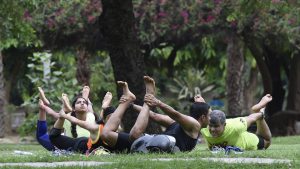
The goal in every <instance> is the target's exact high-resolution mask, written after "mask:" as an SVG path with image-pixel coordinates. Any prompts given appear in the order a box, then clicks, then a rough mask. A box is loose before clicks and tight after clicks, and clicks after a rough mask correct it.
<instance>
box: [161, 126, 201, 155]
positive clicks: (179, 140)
mask: <svg viewBox="0 0 300 169" xmlns="http://www.w3.org/2000/svg"><path fill="white" fill-rule="evenodd" d="M163 134H166V135H170V136H173V137H175V139H176V146H177V147H178V148H179V149H180V151H191V150H193V149H194V148H195V146H196V144H197V140H198V139H194V138H191V137H190V136H188V135H187V134H186V133H185V132H184V130H183V129H182V127H181V126H180V125H179V124H178V123H176V122H174V123H172V124H171V125H170V126H169V127H168V128H167V129H166V131H165V132H164V133H163Z"/></svg>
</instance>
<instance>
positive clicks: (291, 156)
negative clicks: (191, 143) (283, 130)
mask: <svg viewBox="0 0 300 169" xmlns="http://www.w3.org/2000/svg"><path fill="white" fill-rule="evenodd" d="M20 151H21V153H20ZM22 152H29V153H32V154H31V155H28V154H27V155H26V154H22ZM16 163H17V164H16ZM88 165H89V166H88ZM33 167H38V168H63V169H65V168H70V169H71V168H72V169H77V168H89V169H91V168H114V169H115V168H128V169H132V168H143V169H146V168H176V169H179V168H191V169H192V168H193V169H195V168H260V169H261V168H300V136H289V137H275V138H273V142H272V145H271V146H270V147H269V149H267V150H261V151H245V152H244V153H242V154H234V153H230V154H229V155H227V156H226V155H225V154H224V152H220V153H217V154H214V153H211V152H210V151H208V150H207V147H206V145H205V144H199V145H198V146H197V147H196V149H195V150H193V151H192V152H188V153H176V154H111V155H100V156H90V157H86V156H84V155H69V156H54V155H53V154H52V152H48V151H46V150H45V149H43V148H42V147H41V146H40V145H38V144H34V143H32V144H13V143H10V144H9V143H1V144H0V168H20V169H21V168H22V169H23V168H33Z"/></svg>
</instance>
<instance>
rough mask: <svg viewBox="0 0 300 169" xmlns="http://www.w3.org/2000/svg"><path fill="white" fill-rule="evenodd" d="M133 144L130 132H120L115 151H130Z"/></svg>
mask: <svg viewBox="0 0 300 169" xmlns="http://www.w3.org/2000/svg"><path fill="white" fill-rule="evenodd" d="M131 145H132V141H130V139H129V134H128V133H124V132H121V133H118V140H117V143H116V145H115V146H114V147H113V151H114V152H117V153H122V152H123V153H129V152H130V148H131Z"/></svg>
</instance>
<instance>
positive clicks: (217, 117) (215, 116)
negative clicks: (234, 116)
mask: <svg viewBox="0 0 300 169" xmlns="http://www.w3.org/2000/svg"><path fill="white" fill-rule="evenodd" d="M209 117H210V120H209V122H210V123H211V124H218V123H219V122H220V123H221V124H225V121H226V116H225V113H224V112H222V111H221V110H213V111H212V112H210V114H209Z"/></svg>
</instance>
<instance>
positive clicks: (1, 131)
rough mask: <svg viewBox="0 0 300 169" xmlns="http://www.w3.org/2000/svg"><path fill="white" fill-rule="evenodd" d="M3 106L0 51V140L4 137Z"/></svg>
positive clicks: (0, 58) (2, 76) (2, 74)
mask: <svg viewBox="0 0 300 169" xmlns="http://www.w3.org/2000/svg"><path fill="white" fill-rule="evenodd" d="M4 105H5V88H4V72H3V56H2V51H1V50H0V138H3V137H4V136H5V121H4V118H5V115H4Z"/></svg>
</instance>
